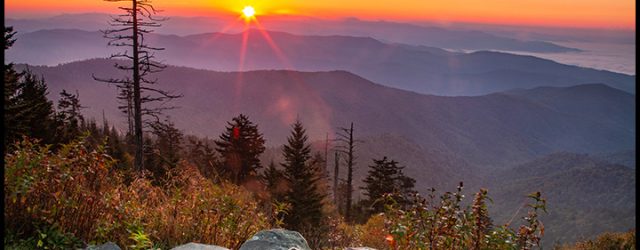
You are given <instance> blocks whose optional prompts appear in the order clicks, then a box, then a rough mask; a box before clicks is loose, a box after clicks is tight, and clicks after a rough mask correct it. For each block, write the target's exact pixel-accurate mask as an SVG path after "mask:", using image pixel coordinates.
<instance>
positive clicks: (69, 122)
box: [57, 89, 109, 143]
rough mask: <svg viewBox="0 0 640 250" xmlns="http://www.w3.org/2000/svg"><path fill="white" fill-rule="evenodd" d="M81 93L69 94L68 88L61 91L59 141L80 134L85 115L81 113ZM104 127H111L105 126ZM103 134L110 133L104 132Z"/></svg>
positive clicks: (58, 116)
mask: <svg viewBox="0 0 640 250" xmlns="http://www.w3.org/2000/svg"><path fill="white" fill-rule="evenodd" d="M81 108H83V107H82V106H81V105H80V99H79V94H78V93H77V92H76V94H75V95H74V94H69V93H68V92H67V91H66V90H64V89H63V90H62V92H60V99H59V100H58V114H57V119H58V121H57V122H58V143H67V142H70V141H71V140H73V139H75V138H76V137H78V136H79V135H80V124H82V123H83V122H84V117H83V116H82V114H80V109H81ZM103 129H107V130H108V129H109V127H108V126H106V125H105V126H103ZM103 134H105V135H106V134H108V133H104V132H103Z"/></svg>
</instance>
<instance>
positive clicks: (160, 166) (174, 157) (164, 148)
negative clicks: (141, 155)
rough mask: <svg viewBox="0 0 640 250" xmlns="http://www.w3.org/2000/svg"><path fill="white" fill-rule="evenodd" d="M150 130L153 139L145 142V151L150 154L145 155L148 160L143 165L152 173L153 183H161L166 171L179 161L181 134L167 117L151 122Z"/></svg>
mask: <svg viewBox="0 0 640 250" xmlns="http://www.w3.org/2000/svg"><path fill="white" fill-rule="evenodd" d="M151 132H152V133H153V135H155V140H154V141H153V142H152V143H150V144H149V142H145V145H147V147H148V150H146V151H145V152H146V154H151V155H145V157H146V158H147V159H149V161H148V162H147V164H145V166H144V167H145V169H147V170H148V171H149V172H151V173H152V175H153V176H154V180H155V183H163V182H164V180H165V179H166V178H167V172H169V171H171V170H172V169H174V168H175V167H176V166H177V165H178V162H179V161H180V152H181V151H182V146H181V143H182V138H183V135H182V132H180V130H179V129H177V128H176V127H175V125H174V124H173V123H172V122H171V121H169V120H168V119H167V120H165V121H164V122H155V123H152V124H151Z"/></svg>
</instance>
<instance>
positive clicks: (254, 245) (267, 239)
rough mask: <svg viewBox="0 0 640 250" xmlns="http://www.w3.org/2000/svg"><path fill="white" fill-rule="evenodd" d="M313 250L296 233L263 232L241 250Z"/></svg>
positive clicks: (286, 231) (280, 231)
mask: <svg viewBox="0 0 640 250" xmlns="http://www.w3.org/2000/svg"><path fill="white" fill-rule="evenodd" d="M264 249H269V250H311V248H310V247H309V245H308V244H307V240H305V239H304V237H302V235H300V233H298V232H296V231H289V230H284V229H270V230H262V231H260V232H258V233H256V234H255V235H254V236H253V237H251V238H250V239H248V240H247V241H245V242H244V244H242V246H240V249H239V250H264Z"/></svg>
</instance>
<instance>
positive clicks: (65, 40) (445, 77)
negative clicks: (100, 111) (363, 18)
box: [6, 29, 635, 96]
mask: <svg viewBox="0 0 640 250" xmlns="http://www.w3.org/2000/svg"><path fill="white" fill-rule="evenodd" d="M146 40H147V41H148V42H149V44H152V45H154V46H157V47H163V48H166V50H164V51H159V52H157V55H156V56H157V58H158V59H160V60H163V61H164V62H165V63H167V64H171V65H179V66H188V67H193V68H201V69H212V70H218V71H238V70H241V71H242V70H271V69H288V70H300V71H331V70H346V71H349V72H353V73H355V74H358V75H361V76H363V77H365V78H367V79H370V80H372V81H374V82H377V83H380V84H384V85H386V86H391V87H394V88H400V89H405V90H410V91H414V92H419V93H428V94H436V95H445V96H460V95H465V96H468V95H483V94H488V93H493V92H498V91H505V90H510V89H514V88H533V87H540V86H556V87H567V86H573V85H578V84H591V83H602V84H606V85H608V86H611V87H614V88H617V89H621V90H624V91H627V92H629V93H635V76H631V75H625V74H620V73H613V72H608V71H602V70H595V69H589V68H582V67H577V66H570V65H564V64H560V63H556V62H553V61H550V60H545V59H540V58H536V57H532V56H521V55H513V54H507V53H500V52H489V51H481V52H474V53H454V52H448V51H445V50H442V49H438V48H434V47H426V46H413V45H405V44H394V43H383V42H381V41H379V40H375V39H373V38H368V37H354V36H336V35H331V36H317V35H294V34H290V33H283V32H272V31H261V30H253V29H252V30H248V31H245V32H242V33H237V34H227V33H205V34H197V35H188V36H176V35H157V34H154V35H149V36H148V37H147V38H146ZM106 43H107V41H106V39H104V38H102V33H100V32H97V31H94V32H91V31H82V30H73V29H56V30H39V31H35V32H31V33H20V34H19V35H18V36H17V41H16V42H15V44H14V46H13V47H12V48H11V49H10V50H8V51H7V52H6V56H7V59H8V61H13V62H17V63H28V64H35V65H56V64H58V63H60V62H71V61H75V60H82V59H89V58H96V57H98V58H99V57H106V56H108V55H110V54H112V53H114V52H116V51H118V48H113V47H107V46H106ZM242 55H243V56H242Z"/></svg>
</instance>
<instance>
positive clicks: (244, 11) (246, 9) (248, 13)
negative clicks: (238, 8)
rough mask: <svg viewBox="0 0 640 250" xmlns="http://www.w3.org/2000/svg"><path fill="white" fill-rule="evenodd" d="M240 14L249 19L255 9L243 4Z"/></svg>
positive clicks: (254, 13) (253, 14)
mask: <svg viewBox="0 0 640 250" xmlns="http://www.w3.org/2000/svg"><path fill="white" fill-rule="evenodd" d="M242 15H244V18H245V19H251V18H253V17H254V16H255V15H256V10H255V9H254V8H253V7H252V6H245V7H244V9H242Z"/></svg>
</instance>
